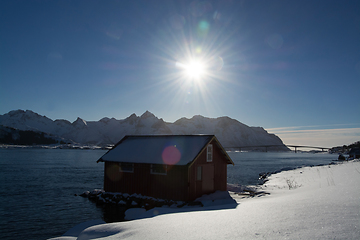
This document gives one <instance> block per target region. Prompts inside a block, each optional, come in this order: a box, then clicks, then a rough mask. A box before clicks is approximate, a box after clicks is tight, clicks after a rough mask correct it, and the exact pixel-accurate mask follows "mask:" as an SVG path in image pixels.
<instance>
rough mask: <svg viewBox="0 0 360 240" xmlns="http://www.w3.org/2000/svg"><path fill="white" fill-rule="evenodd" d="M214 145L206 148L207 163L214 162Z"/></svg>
mask: <svg viewBox="0 0 360 240" xmlns="http://www.w3.org/2000/svg"><path fill="white" fill-rule="evenodd" d="M213 155H214V154H213V145H212V144H209V145H207V148H206V161H207V162H212V161H213Z"/></svg>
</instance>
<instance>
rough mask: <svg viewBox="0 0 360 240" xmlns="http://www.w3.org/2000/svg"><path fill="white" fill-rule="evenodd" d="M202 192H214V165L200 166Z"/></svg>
mask: <svg viewBox="0 0 360 240" xmlns="http://www.w3.org/2000/svg"><path fill="white" fill-rule="evenodd" d="M202 169H203V173H202V177H203V179H202V192H203V194H204V193H211V192H214V164H205V165H203V166H202Z"/></svg>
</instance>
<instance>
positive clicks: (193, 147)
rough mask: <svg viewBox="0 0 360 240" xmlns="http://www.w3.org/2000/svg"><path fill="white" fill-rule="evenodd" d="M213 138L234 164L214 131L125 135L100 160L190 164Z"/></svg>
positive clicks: (230, 162)
mask: <svg viewBox="0 0 360 240" xmlns="http://www.w3.org/2000/svg"><path fill="white" fill-rule="evenodd" d="M213 139H215V140H216V142H217V144H218V145H219V147H220V148H221V149H222V151H223V153H224V155H225V157H226V158H227V162H228V163H229V164H234V163H233V162H232V160H231V158H230V157H229V156H228V154H227V153H226V151H225V150H224V149H223V148H222V146H221V144H220V143H219V142H218V140H217V139H216V137H215V136H214V135H130V136H125V137H124V138H123V139H121V140H120V141H119V142H118V143H117V144H116V145H115V146H114V147H113V148H112V149H111V150H109V151H108V152H107V153H105V154H104V155H103V156H102V157H101V158H100V159H99V160H98V162H99V161H104V162H107V161H109V162H130V163H149V164H168V165H187V164H188V163H190V162H192V161H193V160H195V159H196V158H197V156H198V155H199V154H200V153H201V152H202V151H203V150H204V149H205V147H206V146H207V144H208V143H210V142H211V141H212V140H213Z"/></svg>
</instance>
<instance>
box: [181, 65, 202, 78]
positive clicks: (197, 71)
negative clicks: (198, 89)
mask: <svg viewBox="0 0 360 240" xmlns="http://www.w3.org/2000/svg"><path fill="white" fill-rule="evenodd" d="M184 67H185V73H186V75H187V76H188V77H191V78H194V79H199V78H201V77H203V76H204V74H205V65H204V64H203V63H202V62H200V61H191V62H190V63H189V64H187V65H185V66H184Z"/></svg>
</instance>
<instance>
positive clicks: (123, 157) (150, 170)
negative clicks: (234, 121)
mask: <svg viewBox="0 0 360 240" xmlns="http://www.w3.org/2000/svg"><path fill="white" fill-rule="evenodd" d="M98 162H105V167H104V190H105V191H106V192H121V193H129V194H133V193H137V194H142V195H144V196H150V197H155V198H161V199H170V200H181V201H191V200H195V199H196V198H197V197H200V196H202V195H203V194H209V193H212V192H215V191H217V190H220V191H226V184H227V164H234V163H233V161H232V160H231V158H230V157H229V155H228V154H227V153H226V151H225V150H224V148H223V147H222V146H221V144H220V143H219V141H218V140H217V138H216V137H215V136H214V135H139V136H125V137H124V138H123V139H122V140H120V141H119V142H118V143H117V144H116V145H115V146H114V147H113V148H112V149H111V150H109V151H108V152H107V153H106V154H104V155H103V156H102V157H101V158H100V159H99V160H98Z"/></svg>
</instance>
